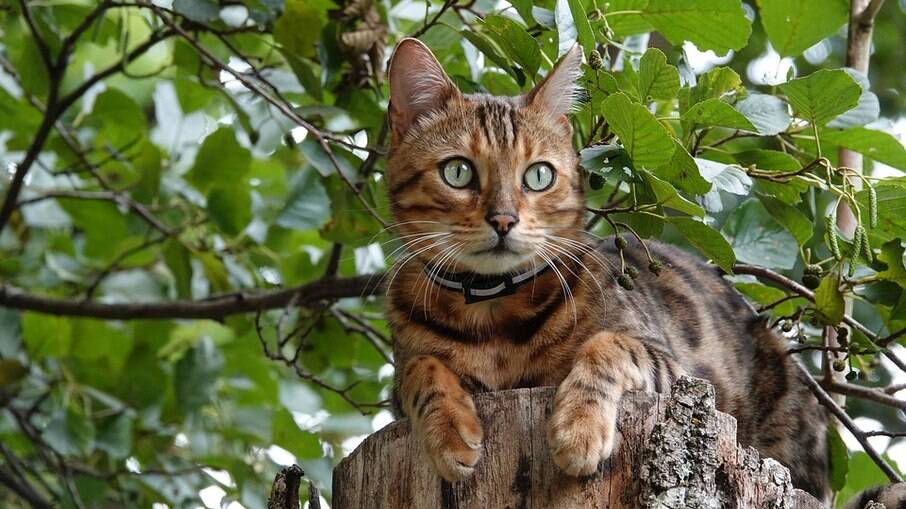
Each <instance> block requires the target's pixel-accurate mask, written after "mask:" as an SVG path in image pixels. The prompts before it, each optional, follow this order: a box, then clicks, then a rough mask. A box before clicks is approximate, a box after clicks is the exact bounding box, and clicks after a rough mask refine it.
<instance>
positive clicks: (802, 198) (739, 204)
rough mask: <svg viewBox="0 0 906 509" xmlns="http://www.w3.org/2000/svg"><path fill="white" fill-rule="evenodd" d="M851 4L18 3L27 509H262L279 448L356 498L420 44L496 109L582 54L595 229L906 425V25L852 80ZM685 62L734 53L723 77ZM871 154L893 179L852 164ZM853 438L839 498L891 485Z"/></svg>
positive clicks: (0, 356) (9, 154)
mask: <svg viewBox="0 0 906 509" xmlns="http://www.w3.org/2000/svg"><path fill="white" fill-rule="evenodd" d="M826 3H827V5H826V6H824V5H823V3H822V8H820V9H819V8H816V7H815V5H817V2H811V1H807V0H800V1H794V2H788V1H779V0H758V1H757V2H747V3H743V2H741V0H707V1H704V0H682V1H680V0H610V1H609V2H599V1H596V0H556V1H554V0H535V1H529V0H513V1H512V2H511V4H512V8H505V9H498V7H499V5H497V3H494V2H490V1H488V0H471V1H457V0H445V1H444V2H443V3H442V4H439V3H432V4H430V5H428V6H427V7H428V8H427V9H426V5H425V4H424V2H416V1H410V0H400V1H397V0H386V1H384V2H380V3H377V2H371V1H368V0H346V1H342V0H333V1H331V0H285V1H282V0H241V1H234V2H217V1H214V0H203V1H182V0H174V1H172V2H155V3H150V2H144V1H139V0H136V1H135V2H112V1H100V2H91V1H88V0H71V1H66V2H25V1H24V0H23V1H20V2H18V3H9V4H8V5H7V6H6V7H5V8H4V9H3V10H2V11H0V30H2V34H3V37H2V45H3V50H2V52H0V64H2V69H3V72H2V76H0V112H2V115H0V143H2V145H0V146H2V147H3V149H2V152H0V153H2V154H3V159H4V163H5V164H6V167H7V169H8V173H7V174H6V175H4V176H3V177H2V179H0V191H2V194H3V196H4V202H3V206H2V208H0V278H2V280H0V281H2V282H3V285H4V286H3V289H2V290H0V305H2V306H6V307H0V453H2V457H3V458H4V460H3V461H2V463H0V473H3V474H8V476H12V481H10V483H11V484H5V487H7V488H10V489H9V490H6V491H0V505H3V506H4V507H20V506H21V507H24V506H27V505H29V504H30V505H32V506H34V507H45V505H41V504H42V503H44V504H54V506H56V505H60V506H62V507H107V506H117V505H119V506H137V507H148V506H150V505H151V503H153V502H159V503H165V504H167V505H168V506H170V507H191V506H196V505H198V503H199V498H198V497H199V495H198V492H199V490H200V489H202V488H204V487H206V486H209V485H212V484H213V485H217V486H219V487H220V489H222V490H223V491H224V492H225V493H226V496H225V498H224V499H223V503H224V504H226V503H227V502H229V501H238V502H240V503H241V504H242V505H243V506H244V507H247V508H261V507H263V504H264V500H265V497H266V492H267V489H268V488H269V482H270V480H271V479H273V476H274V474H275V472H276V471H277V470H278V468H279V466H280V464H281V463H283V462H285V461H287V459H286V458H287V456H286V454H285V452H284V454H282V455H281V454H280V453H279V450H278V449H276V448H274V447H272V446H276V447H277V448H280V449H283V450H284V451H288V452H289V453H290V454H291V455H292V456H294V457H295V459H296V461H298V462H299V463H300V464H301V465H302V466H303V468H304V470H305V471H306V472H307V475H308V477H309V478H310V479H312V480H313V481H314V482H315V483H316V484H317V485H318V486H319V487H320V488H321V489H322V490H323V493H324V495H325V496H326V497H327V498H329V496H330V468H331V465H332V464H334V463H335V462H336V461H338V460H339V458H341V457H342V456H343V454H344V453H346V452H348V450H349V447H350V444H354V443H355V437H359V436H361V435H363V434H365V433H369V432H371V431H372V429H373V424H374V423H375V422H379V421H382V420H383V419H384V417H385V416H386V414H385V413H382V414H380V415H381V417H380V419H374V412H377V411H379V410H380V409H381V408H383V407H386V400H387V399H388V398H389V396H390V395H389V376H390V374H391V373H392V370H391V369H390V368H391V367H392V359H391V358H390V354H389V340H388V339H387V338H388V333H387V330H386V324H385V322H384V321H383V320H382V318H381V310H382V307H381V303H380V300H379V298H377V297H368V296H369V295H371V294H373V293H376V291H377V290H376V289H377V283H378V282H380V280H381V277H380V276H379V275H377V276H374V277H368V276H367V275H368V274H372V273H378V272H381V271H382V269H383V268H384V267H385V266H386V264H387V263H388V260H387V258H393V257H395V256H396V255H398V254H399V251H400V245H399V243H398V241H395V240H393V235H392V233H393V228H392V227H390V228H387V227H386V226H387V224H388V222H389V221H390V218H389V214H388V211H389V207H388V204H387V202H386V198H385V190H384V189H383V188H382V179H381V175H382V172H383V170H384V161H383V156H384V155H385V153H386V150H387V127H386V125H385V111H386V107H387V96H388V91H387V85H386V82H385V80H384V76H383V70H384V66H385V60H386V57H387V56H388V54H389V51H390V50H391V48H392V46H393V44H395V42H396V41H398V40H399V39H400V38H402V37H403V36H405V35H415V36H418V37H420V38H421V39H422V40H423V41H424V42H425V43H426V44H428V46H430V47H431V48H432V50H433V51H434V52H435V53H436V54H437V56H438V58H439V60H440V61H441V62H442V64H443V65H444V67H445V68H446V69H447V71H448V72H449V73H450V75H451V76H453V79H454V80H455V81H456V83H457V85H458V86H459V87H461V88H462V89H463V90H464V91H466V92H487V93H493V94H518V93H520V92H524V91H526V90H528V89H529V88H530V87H531V86H532V85H533V84H534V83H536V82H537V81H538V80H540V79H542V78H543V76H544V75H545V74H546V73H547V72H548V71H549V70H550V69H551V67H552V65H553V64H554V63H555V62H556V61H557V59H558V57H559V56H561V55H562V54H563V53H565V52H566V51H567V50H568V49H569V48H571V47H572V46H573V45H574V44H579V45H581V47H582V50H583V53H584V55H585V57H586V62H587V64H585V65H584V66H583V76H582V79H581V84H582V86H583V88H584V90H585V91H586V92H587V93H586V95H585V97H584V98H583V100H582V101H581V102H580V105H579V107H578V109H577V111H576V112H575V114H574V115H573V117H572V124H573V128H574V141H575V144H576V146H577V147H578V148H579V149H580V154H581V159H582V161H583V167H584V170H585V171H586V173H587V176H588V186H589V199H590V211H591V214H590V218H591V217H592V216H593V217H594V218H592V219H591V220H590V228H592V230H593V231H594V232H596V233H598V234H601V235H604V234H607V233H611V232H613V231H614V230H616V231H620V232H623V233H629V234H634V235H637V236H639V237H640V238H642V239H651V238H659V239H662V240H665V241H668V242H673V243H676V244H679V245H681V246H683V247H685V248H688V249H692V250H697V251H698V252H699V253H701V255H702V256H703V257H705V258H708V259H710V260H713V262H714V263H715V264H716V265H718V266H720V267H721V268H722V269H723V270H724V271H726V272H727V273H729V274H734V273H735V275H732V276H731V277H732V279H733V281H734V283H735V284H736V286H737V288H738V289H739V290H740V291H741V292H742V293H744V294H745V295H746V296H747V297H748V298H749V299H750V300H751V301H752V302H753V303H754V304H755V305H757V306H760V310H761V311H763V312H764V313H766V314H769V315H770V316H771V317H772V319H773V321H774V322H773V323H775V324H779V325H780V326H781V328H782V330H783V331H784V332H785V333H786V334H787V335H788V336H789V337H790V338H791V340H796V341H799V342H801V343H803V344H802V345H799V346H798V347H797V348H798V349H799V350H800V351H804V352H813V351H815V350H819V351H820V350H821V348H822V347H821V346H820V345H821V332H822V330H823V326H832V327H839V328H840V330H844V326H847V328H846V330H849V329H852V330H851V332H848V333H845V334H848V338H849V339H848V341H846V340H844V341H843V347H841V348H840V349H839V350H841V351H838V352H830V354H832V355H829V356H828V357H825V356H816V357H811V356H807V360H808V361H809V363H810V364H815V362H817V365H818V366H823V368H824V369H825V370H827V371H830V369H831V366H830V362H831V360H833V359H830V358H829V357H831V356H836V357H837V359H838V360H840V361H842V362H840V363H838V364H836V365H835V367H839V368H840V369H842V370H844V371H847V372H850V373H852V375H851V376H850V377H849V378H852V380H851V383H849V384H843V385H846V386H848V387H849V386H855V387H857V388H868V389H867V390H868V391H869V392H868V393H867V394H868V395H867V396H866V395H865V394H862V397H864V398H867V401H868V402H869V403H868V404H863V402H861V401H858V402H855V403H853V404H851V405H849V409H850V411H851V412H852V413H853V414H854V415H859V416H871V417H872V418H874V419H877V420H879V421H880V422H881V423H882V425H883V426H884V427H885V429H888V430H890V432H891V433H894V434H895V433H897V432H898V430H904V429H906V423H904V422H903V420H902V415H900V414H897V412H896V410H895V408H902V407H897V406H896V405H895V404H893V405H892V406H893V408H888V406H891V403H890V401H887V400H883V398H880V397H879V396H878V395H879V394H885V393H883V392H882V390H881V389H876V388H883V387H885V386H887V385H889V383H890V381H891V377H892V376H893V374H894V373H893V372H891V370H893V371H895V370H896V369H897V368H896V367H895V366H894V367H893V368H891V367H890V366H893V365H892V364H884V365H882V364H879V362H880V361H879V359H881V358H882V357H885V356H886V357H887V358H888V359H891V360H892V361H894V362H898V360H897V358H896V353H895V352H894V351H891V350H890V348H889V347H890V346H892V345H895V344H896V343H898V342H901V341H903V339H904V338H906V335H904V334H903V333H902V331H903V327H904V326H906V291H904V288H906V266H904V258H903V251H904V248H903V239H904V238H906V214H903V213H902V212H903V209H904V207H906V177H896V178H886V179H881V178H879V177H876V176H873V172H872V167H873V166H876V165H877V163H883V164H884V165H889V166H890V167H893V168H895V169H896V170H899V171H906V149H904V147H903V145H902V144H901V143H900V142H899V141H898V140H897V139H896V138H895V137H893V136H891V135H890V134H889V133H887V132H885V131H884V130H883V129H882V126H883V119H882V118H879V112H881V111H883V112H884V114H885V115H887V116H888V117H893V116H895V115H898V114H902V112H903V111H904V110H906V103H904V102H903V99H902V96H896V94H893V93H891V92H890V90H896V89H897V88H899V89H901V90H902V89H903V88H904V86H906V84H904V83H903V82H902V79H903V78H902V76H903V74H902V73H901V72H899V69H901V68H902V67H903V65H904V64H906V62H903V58H904V56H903V53H902V51H901V49H900V44H899V43H900V42H901V41H902V33H903V32H904V30H906V27H904V26H903V25H904V18H906V17H904V16H902V15H901V14H900V13H899V12H897V11H896V10H897V9H898V6H897V5H896V3H895V2H887V4H886V5H885V6H884V10H885V11H889V15H886V16H885V15H884V13H883V12H882V14H881V15H880V16H879V17H878V23H877V27H876V35H875V54H874V56H873V64H872V72H871V76H870V79H869V77H866V76H862V75H859V74H858V73H856V72H854V71H852V70H844V69H841V67H842V66H843V58H844V53H845V36H841V35H840V33H841V28H842V27H843V25H844V24H845V23H846V21H847V9H848V6H847V5H846V3H845V2H843V1H842V0H840V1H837V0H833V1H828V2H826ZM791 13H792V14H791ZM791 19H793V20H794V21H795V22H791ZM684 41H690V42H691V43H693V44H694V45H695V46H696V47H697V48H698V49H699V50H701V51H705V50H713V51H715V52H717V53H718V54H723V53H725V52H727V51H728V50H733V51H735V53H734V55H735V56H733V58H731V59H730V60H729V61H728V62H727V63H726V65H725V66H717V67H712V68H710V69H707V70H705V71H702V70H701V69H697V70H693V68H692V67H691V63H692V62H691V61H690V57H689V54H690V53H689V52H690V51H691V49H690V47H688V46H686V48H687V49H686V50H683V49H682V48H681V46H682V45H683V43H684ZM768 41H770V43H771V44H772V45H773V47H774V48H777V51H779V52H780V53H781V54H782V55H787V56H791V57H794V58H795V63H796V66H797V70H798V76H797V77H795V79H789V80H786V79H781V80H780V81H781V82H784V81H785V83H783V84H781V85H780V86H778V87H774V86H770V85H766V84H763V83H761V82H758V81H757V80H756V81H752V80H753V78H752V77H751V76H752V75H751V74H747V73H746V69H747V67H748V66H750V65H754V63H755V60H757V58H759V57H758V55H759V54H761V53H762V52H764V51H765V48H766V45H767V43H768ZM815 48H817V49H815ZM822 49H823V50H827V51H828V52H829V54H828V55H825V56H826V60H824V61H823V62H821V63H815V62H816V59H815V58H814V53H815V52H816V51H818V50H822ZM803 53H805V56H803ZM818 65H820V67H822V68H821V69H817V68H816V67H817V66H818ZM896 80H900V81H896ZM844 148H845V149H849V150H853V151H856V152H858V153H861V154H863V155H864V156H865V158H866V159H865V163H866V171H864V172H862V173H860V172H859V171H858V168H847V167H844V166H841V165H840V163H839V156H838V152H839V150H841V149H844ZM839 203H845V204H847V205H848V206H849V207H850V208H851V209H852V210H853V212H854V213H855V216H856V219H857V221H858V224H859V226H858V228H856V232H857V233H856V236H855V237H853V238H851V237H850V236H849V235H847V234H844V233H843V232H841V231H839V230H838V229H837V226H836V220H835V217H836V216H835V214H836V212H835V211H836V209H837V205H838V204H839ZM740 262H743V263H740ZM779 274H782V275H779ZM754 276H758V278H756V277H754ZM759 278H760V279H759ZM794 281H802V282H803V283H804V284H805V286H807V287H809V288H812V289H815V294H814V295H812V293H811V292H810V291H809V290H808V289H806V288H803V287H802V286H799V285H796V284H795V283H794ZM361 297H365V298H361ZM845 298H850V299H853V300H854V302H855V305H854V309H853V311H852V312H850V313H849V314H847V308H846V306H845V302H844V299H845ZM813 361H815V362H813ZM885 362H886V361H885ZM900 367H901V368H903V367H904V366H903V365H902V364H901V365H900ZM900 374H901V375H902V373H900ZM825 389H826V390H834V387H832V386H831V385H825ZM844 389H846V388H840V387H837V390H841V391H842V390H844ZM849 390H850V392H852V390H853V389H851V387H850V388H849ZM851 395H852V394H851ZM888 399H893V400H896V398H895V397H893V398H891V397H890V396H888ZM879 401H880V402H881V403H884V402H885V401H886V404H887V405H888V406H879V405H878V404H877V403H878V402H879ZM362 412H365V413H369V415H363V413H362ZM833 433H836V432H833ZM833 436H834V440H833V444H834V447H833V451H834V455H835V457H834V460H833V465H834V469H833V481H834V485H835V486H836V487H838V488H841V489H842V490H843V492H845V493H852V492H853V491H854V490H855V489H856V487H861V486H864V485H868V484H871V483H877V482H882V481H883V480H884V476H883V473H882V472H881V471H880V470H878V471H877V472H875V471H874V470H871V469H866V468H861V467H860V468H856V467H854V466H853V465H862V464H866V462H867V461H869V459H870V458H868V456H865V455H864V454H862V453H855V454H854V453H850V452H849V451H847V450H846V448H845V447H843V446H842V443H840V440H839V436H837V435H833ZM275 450H276V451H278V452H277V453H274V451H275ZM290 460H291V459H290ZM847 466H848V469H847ZM847 470H848V471H849V472H850V474H851V475H850V476H849V480H847ZM218 471H225V472H228V473H229V476H228V478H227V477H224V476H222V475H219V474H218ZM872 472H874V473H872ZM853 473H858V475H852V474H853ZM857 484H858V486H856V485H857Z"/></svg>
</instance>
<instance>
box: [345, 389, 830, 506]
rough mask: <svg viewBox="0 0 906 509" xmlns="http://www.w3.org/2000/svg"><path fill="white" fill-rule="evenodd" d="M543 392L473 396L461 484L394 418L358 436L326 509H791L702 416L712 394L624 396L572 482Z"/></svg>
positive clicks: (713, 418)
mask: <svg viewBox="0 0 906 509" xmlns="http://www.w3.org/2000/svg"><path fill="white" fill-rule="evenodd" d="M553 395H554V389H553V388H551V387H543V388H534V389H518V390H512V391H501V392H495V393H487V394H480V395H478V396H477V397H476V398H475V402H476V405H477V407H478V411H479V415H480V416H481V421H482V423H483V425H484V430H485V433H484V436H485V442H484V451H483V456H482V458H481V461H480V462H479V464H478V468H477V470H476V472H475V474H474V476H473V477H471V478H470V479H468V480H466V481H462V482H458V483H448V482H446V481H443V480H441V479H440V478H439V477H438V476H437V475H436V474H434V472H432V471H431V468H430V466H429V464H428V462H427V460H426V459H424V458H423V457H422V452H421V450H420V447H419V444H418V443H416V441H415V440H414V436H413V435H412V434H411V433H410V428H409V423H408V422H407V421H405V420H402V421H398V422H395V423H393V424H390V425H388V426H387V427H385V428H384V429H382V430H380V431H378V432H376V433H375V434H373V435H372V436H370V437H368V438H367V439H366V440H365V441H364V442H362V444H361V445H360V446H359V447H358V448H357V449H356V450H355V451H353V453H352V454H351V455H349V457H347V458H345V459H344V460H343V461H342V462H340V464H339V465H337V467H336V469H335V470H334V477H333V504H332V507H333V508H334V509H359V508H362V509H364V508H369V509H375V508H412V509H437V508H444V509H453V508H463V509H464V508H470V509H471V508H501V509H540V508H545V509H547V508H552V509H553V508H563V509H578V508H582V509H585V508H637V507H644V508H664V509H666V508H668V507H670V508H677V509H678V508H683V507H688V508H693V507H694V508H709V507H714V508H718V507H721V508H723V507H730V508H736V507H738V508H762V507H763V508H799V509H813V508H814V509H817V508H819V507H821V506H820V504H819V503H818V502H817V501H816V500H815V499H814V498H812V497H810V496H809V495H807V494H805V493H803V492H800V491H798V490H794V489H793V488H792V486H791V485H790V476H789V472H788V471H787V470H786V468H784V467H783V466H781V465H780V464H779V463H777V462H775V461H773V460H770V459H761V458H759V456H758V453H757V452H756V451H755V450H754V449H751V448H748V449H747V448H742V447H739V446H738V445H737V444H736V421H735V419H733V418H732V417H730V416H728V415H725V414H722V413H719V412H716V411H715V410H714V391H713V388H712V387H711V386H710V385H709V384H707V383H706V382H704V381H703V380H697V379H692V378H686V377H684V378H682V379H681V380H680V381H678V382H677V384H676V385H675V386H674V394H673V395H672V396H670V397H668V396H658V395H654V394H644V393H631V394H629V395H627V397H625V398H624V403H623V408H622V411H621V415H620V420H619V423H618V429H619V431H620V435H621V439H620V446H619V450H618V452H617V453H616V454H615V455H614V456H613V457H611V458H609V459H608V460H606V461H605V462H603V463H602V464H601V465H600V466H599V468H598V472H597V473H596V474H595V475H592V476H590V477H588V478H582V479H577V478H573V477H569V476H567V475H565V474H563V473H561V472H560V471H559V470H558V469H557V467H556V465H554V463H553V461H552V460H551V459H550V456H549V453H548V448H547V439H546V437H545V426H546V423H547V418H548V415H549V414H550V411H551V403H552V400H553Z"/></svg>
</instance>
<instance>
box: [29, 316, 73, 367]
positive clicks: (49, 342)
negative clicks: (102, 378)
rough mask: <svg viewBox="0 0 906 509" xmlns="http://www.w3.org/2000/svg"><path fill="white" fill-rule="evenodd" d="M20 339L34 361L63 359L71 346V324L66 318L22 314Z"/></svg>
mask: <svg viewBox="0 0 906 509" xmlns="http://www.w3.org/2000/svg"><path fill="white" fill-rule="evenodd" d="M22 339H23V340H24V342H25V347H26V348H27V349H28V354H29V355H30V356H31V357H32V358H33V359H35V360H39V359H42V358H44V357H63V356H65V355H66V354H68V353H69V347H70V345H71V344H72V322H71V321H70V320H69V319H67V318H61V317H58V316H48V315H42V314H38V313H33V312H31V311H26V312H25V313H23V314H22Z"/></svg>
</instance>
